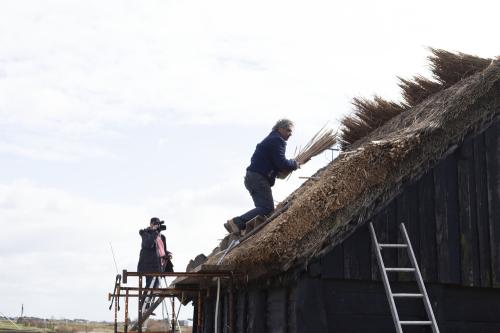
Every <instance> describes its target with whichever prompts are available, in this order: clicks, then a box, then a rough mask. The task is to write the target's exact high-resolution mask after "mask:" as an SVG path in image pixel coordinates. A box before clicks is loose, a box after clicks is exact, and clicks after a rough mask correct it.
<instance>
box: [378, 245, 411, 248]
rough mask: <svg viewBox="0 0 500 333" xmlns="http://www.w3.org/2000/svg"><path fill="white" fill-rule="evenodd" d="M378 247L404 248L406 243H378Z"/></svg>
mask: <svg viewBox="0 0 500 333" xmlns="http://www.w3.org/2000/svg"><path fill="white" fill-rule="evenodd" d="M378 246H380V248H384V247H396V248H406V247H408V245H406V244H379V245H378Z"/></svg>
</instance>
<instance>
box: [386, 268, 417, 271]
mask: <svg viewBox="0 0 500 333" xmlns="http://www.w3.org/2000/svg"><path fill="white" fill-rule="evenodd" d="M385 270H386V271H387V272H415V268H403V267H389V268H386V269H385Z"/></svg>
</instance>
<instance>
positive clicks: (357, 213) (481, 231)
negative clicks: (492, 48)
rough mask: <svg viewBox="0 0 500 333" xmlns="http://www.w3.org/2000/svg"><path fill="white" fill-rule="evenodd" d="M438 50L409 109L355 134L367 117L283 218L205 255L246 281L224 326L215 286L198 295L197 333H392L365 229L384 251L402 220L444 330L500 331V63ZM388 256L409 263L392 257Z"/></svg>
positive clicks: (227, 297) (408, 307)
mask: <svg viewBox="0 0 500 333" xmlns="http://www.w3.org/2000/svg"><path fill="white" fill-rule="evenodd" d="M432 51H433V55H434V57H431V68H432V70H433V73H434V75H435V81H434V82H437V83H433V84H434V86H432V87H431V85H426V81H425V80H423V79H422V78H421V77H416V78H415V80H414V81H405V80H402V82H403V85H404V84H406V86H405V87H406V90H404V92H405V93H406V95H405V100H406V102H407V104H406V106H405V107H404V110H402V111H401V112H399V113H398V114H396V115H393V116H391V117H388V118H390V119H387V121H384V122H383V123H381V124H380V125H379V126H378V127H376V128H373V126H371V127H370V126H368V127H370V129H369V131H365V132H366V133H363V135H359V137H355V136H356V135H354V134H352V133H354V132H355V130H358V131H361V132H362V130H360V128H362V127H363V124H362V121H358V122H357V123H356V126H357V127H354V129H355V130H354V131H352V132H351V134H352V135H351V136H350V137H348V135H346V136H345V137H344V141H343V151H342V152H341V153H340V154H339V156H338V157H337V158H336V159H335V160H333V161H332V162H331V163H330V164H329V165H328V166H326V167H325V168H323V169H322V170H319V171H318V173H317V174H316V175H315V177H314V178H312V179H310V180H308V181H306V182H305V183H304V184H303V185H302V186H301V187H300V188H298V189H297V190H296V191H295V192H294V193H292V194H291V195H290V196H289V197H288V198H287V199H286V200H285V201H284V202H283V203H281V204H280V205H279V206H278V207H277V209H278V210H279V211H280V212H281V213H280V214H279V215H278V216H276V218H274V219H273V220H272V221H270V222H269V223H267V224H265V225H264V226H263V227H262V228H261V229H260V230H259V232H257V233H254V234H253V235H252V236H251V237H248V238H246V239H244V240H243V241H242V242H241V243H240V244H238V245H237V246H235V247H233V248H231V249H230V250H229V251H227V253H225V252H224V251H222V252H221V251H214V253H213V254H212V255H211V256H209V258H208V261H207V262H205V264H204V265H206V266H207V267H208V266H210V265H216V264H219V265H220V266H221V267H226V268H227V267H231V268H232V269H234V270H235V271H239V272H244V274H245V278H244V279H241V280H239V281H238V282H237V283H236V284H235V285H234V286H233V285H228V284H225V283H223V284H222V287H221V290H220V295H219V305H218V306H217V308H218V316H217V318H215V316H214V313H215V308H216V299H217V291H216V289H217V288H216V287H217V285H216V283H215V282H214V281H212V282H211V285H209V286H208V287H209V289H210V292H209V293H207V295H205V296H204V297H203V299H202V300H201V299H196V298H193V302H194V305H195V306H194V309H195V310H194V317H193V321H194V328H193V332H203V333H205V332H214V327H215V324H216V321H217V327H218V331H219V332H224V333H225V332H238V333H239V332H241V333H243V332H245V333H265V332H272V333H307V332H311V333H320V332H329V333H337V332H338V333H347V332H356V333H358V332H363V333H369V332H395V328H394V324H393V320H392V317H391V313H390V309H389V304H388V301H387V297H386V294H385V291H384V287H383V284H382V282H381V278H380V272H379V269H378V266H377V263H376V260H375V251H374V248H373V245H372V242H371V239H370V234H369V229H368V224H369V222H372V223H373V226H374V228H375V231H376V233H377V236H378V238H379V240H380V241H382V242H386V243H398V242H401V235H400V233H399V224H400V223H402V222H404V223H405V226H406V228H407V230H408V234H409V237H410V240H411V243H412V245H413V250H414V252H415V255H416V257H417V261H418V263H419V266H420V270H421V272H422V276H423V278H424V281H425V283H426V286H427V292H428V294H429V297H430V300H431V304H432V306H433V309H434V314H435V316H436V319H437V322H438V326H439V329H440V331H441V332H447V333H451V332H453V333H466V332H467V333H469V332H470V333H477V332H483V333H489V332H492V333H493V332H495V333H496V332H500V61H498V60H491V59H480V58H475V57H470V56H467V55H464V54H450V53H447V52H445V51H440V50H432ZM440 52H441V53H440ZM419 80H420V81H419ZM427 82H430V81H427ZM437 84H439V89H436V87H437ZM429 87H431V88H429ZM417 88H418V89H417ZM426 88H428V89H426ZM412 89H413V90H412ZM417 90H418V93H419V94H420V95H418V94H413V95H412V91H413V92H415V91H417ZM423 92H425V93H423ZM416 95H418V98H415V96H416ZM359 101H360V100H358V102H359ZM376 102H377V103H378V104H379V106H380V105H387V104H384V103H382V102H381V100H380V99H379V100H378V101H376ZM364 103H365V104H364V106H366V105H368V104H369V103H368V102H367V101H366V100H365V101H364ZM358 104H359V103H358ZM361 104H362V103H361ZM372 105H373V104H372ZM392 105H393V106H394V105H395V104H394V103H393V104H392ZM366 111H367V110H366V107H365V114H364V116H370V114H367V112H366ZM368 111H370V110H368ZM379 111H380V110H379ZM362 116H363V114H361V115H360V114H358V118H356V119H358V120H359V119H360V118H362ZM371 117H372V119H373V118H377V116H376V115H371ZM351 120H352V119H351ZM360 124H361V125H360ZM351 130H352V128H351ZM346 132H348V130H347V131H346ZM354 137H355V139H353V138H354ZM219 250H221V249H219ZM384 251H385V250H384ZM222 255H225V256H224V258H221V256H222ZM384 261H385V262H386V265H387V266H394V267H396V266H400V267H405V266H407V265H408V264H409V263H408V258H407V256H406V255H405V253H404V252H402V251H400V250H397V249H394V250H391V251H387V252H384ZM212 267H213V266H212ZM198 269H199V270H203V265H201V266H199V267H198ZM389 277H390V280H391V284H392V286H393V288H394V289H395V290H401V291H405V292H408V291H412V288H415V282H414V277H413V276H412V275H411V274H408V273H404V272H399V273H392V274H390V275H389ZM183 283H184V282H183V280H182V279H180V280H178V281H176V286H182V285H183ZM186 283H187V282H186ZM189 283H191V284H192V283H193V281H192V280H190V281H189ZM199 302H202V303H203V306H201V304H199ZM397 307H398V310H399V313H400V316H401V317H403V318H405V319H406V320H419V319H422V318H424V317H425V311H424V307H423V305H422V302H421V300H419V299H404V300H400V301H398V303H397ZM404 332H431V330H430V328H429V327H425V326H412V327H405V329H404Z"/></svg>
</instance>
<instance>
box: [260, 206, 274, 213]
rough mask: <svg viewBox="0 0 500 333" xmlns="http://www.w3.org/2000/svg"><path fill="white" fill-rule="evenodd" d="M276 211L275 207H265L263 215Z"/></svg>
mask: <svg viewBox="0 0 500 333" xmlns="http://www.w3.org/2000/svg"><path fill="white" fill-rule="evenodd" d="M273 210H274V205H266V206H265V207H262V213H263V214H264V215H269V214H271V212H272V211H273Z"/></svg>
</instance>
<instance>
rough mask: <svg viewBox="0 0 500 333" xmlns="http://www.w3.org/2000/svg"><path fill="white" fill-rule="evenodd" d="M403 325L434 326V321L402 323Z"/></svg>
mask: <svg viewBox="0 0 500 333" xmlns="http://www.w3.org/2000/svg"><path fill="white" fill-rule="evenodd" d="M399 323H400V324H401V325H432V321H400V322H399Z"/></svg>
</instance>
